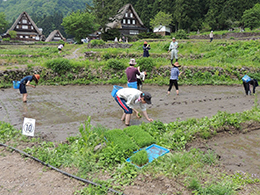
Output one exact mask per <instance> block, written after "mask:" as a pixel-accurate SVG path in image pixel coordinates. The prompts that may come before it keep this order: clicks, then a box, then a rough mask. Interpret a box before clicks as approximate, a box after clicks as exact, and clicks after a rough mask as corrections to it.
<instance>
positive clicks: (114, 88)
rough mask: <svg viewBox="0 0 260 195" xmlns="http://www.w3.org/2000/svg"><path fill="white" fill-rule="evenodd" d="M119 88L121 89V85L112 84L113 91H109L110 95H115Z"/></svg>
mask: <svg viewBox="0 0 260 195" xmlns="http://www.w3.org/2000/svg"><path fill="white" fill-rule="evenodd" d="M119 89H123V87H121V86H118V85H114V86H113V91H112V92H111V95H112V97H116V92H117V91H118V90H119Z"/></svg>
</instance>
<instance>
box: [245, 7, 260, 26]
mask: <svg viewBox="0 0 260 195" xmlns="http://www.w3.org/2000/svg"><path fill="white" fill-rule="evenodd" d="M242 21H243V23H244V26H245V27H249V28H250V29H251V30H253V28H256V27H259V26H260V4H259V3H257V4H255V6H254V7H253V8H252V9H249V10H246V11H244V14H243V16H242Z"/></svg>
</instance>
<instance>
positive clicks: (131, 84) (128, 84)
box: [127, 81, 137, 89]
mask: <svg viewBox="0 0 260 195" xmlns="http://www.w3.org/2000/svg"><path fill="white" fill-rule="evenodd" d="M127 86H128V87H129V88H135V89H137V81H135V82H130V83H129V82H128V83H127Z"/></svg>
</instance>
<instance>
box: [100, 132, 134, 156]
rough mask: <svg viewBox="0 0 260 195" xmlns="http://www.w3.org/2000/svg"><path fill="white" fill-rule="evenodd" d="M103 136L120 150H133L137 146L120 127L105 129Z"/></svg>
mask: <svg viewBox="0 0 260 195" xmlns="http://www.w3.org/2000/svg"><path fill="white" fill-rule="evenodd" d="M105 137H106V139H107V140H108V141H109V142H111V143H114V145H116V146H117V147H118V150H121V151H129V150H130V151H135V150H137V149H138V148H139V147H138V146H137V145H136V144H135V143H134V142H133V141H132V140H131V139H130V137H128V136H127V135H126V134H125V133H124V132H123V131H122V130H121V129H113V130H109V131H106V132H105Z"/></svg>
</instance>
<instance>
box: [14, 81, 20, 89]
mask: <svg viewBox="0 0 260 195" xmlns="http://www.w3.org/2000/svg"><path fill="white" fill-rule="evenodd" d="M13 87H14V89H19V87H20V81H13Z"/></svg>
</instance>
